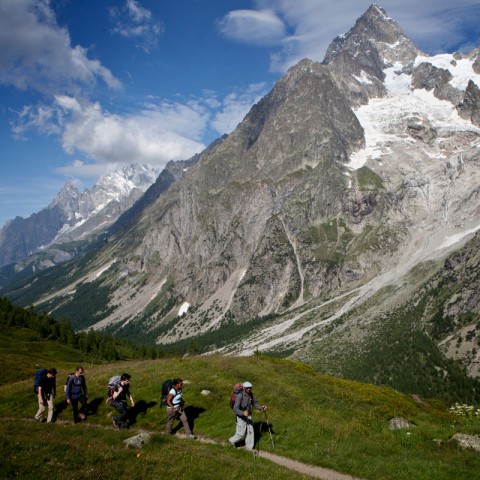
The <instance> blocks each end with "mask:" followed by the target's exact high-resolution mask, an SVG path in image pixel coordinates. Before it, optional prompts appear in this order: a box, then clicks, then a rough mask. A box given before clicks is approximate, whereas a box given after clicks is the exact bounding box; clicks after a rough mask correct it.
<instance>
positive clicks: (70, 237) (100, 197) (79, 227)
mask: <svg viewBox="0 0 480 480" xmlns="http://www.w3.org/2000/svg"><path fill="white" fill-rule="evenodd" d="M157 176H158V171H157V170H155V169H152V168H150V167H146V166H143V165H131V166H128V167H125V168H123V169H122V170H119V171H114V172H111V173H109V174H107V175H105V176H103V177H101V178H100V179H99V180H98V182H97V183H96V184H95V185H94V186H93V187H92V188H89V189H86V190H85V191H84V192H83V193H80V192H79V190H78V189H77V188H76V187H75V186H74V185H73V184H72V183H70V182H68V183H66V184H65V186H64V187H63V188H62V190H61V191H60V192H59V193H58V194H57V196H56V197H55V199H54V200H53V201H52V203H51V204H50V205H49V206H48V207H47V208H45V209H43V210H41V211H39V212H38V213H34V214H33V215H31V216H30V217H28V218H22V217H16V218H15V219H14V220H11V221H10V222H7V224H6V225H5V226H4V227H3V228H2V230H1V231H0V266H4V265H8V264H11V263H15V264H18V266H17V268H18V269H21V268H22V261H23V260H24V259H26V258H27V257H29V256H31V255H34V254H36V253H37V252H39V251H45V250H46V249H48V248H49V247H51V246H52V245H53V244H57V246H56V247H55V248H54V249H53V251H54V252H55V253H54V254H53V258H52V256H51V255H50V258H49V260H48V261H46V263H45V265H44V266H52V265H53V264H55V263H58V262H60V261H65V260H67V259H70V258H71V257H72V255H71V253H68V252H66V251H62V249H61V248H58V244H65V243H67V242H72V241H80V240H83V239H85V238H89V239H90V241H92V239H93V238H95V237H96V236H97V235H98V234H99V233H100V232H102V231H104V230H105V229H106V228H107V227H108V226H110V225H111V224H112V223H113V222H114V221H115V220H117V219H118V217H119V216H120V214H121V213H123V212H124V211H126V210H127V209H128V208H130V207H131V206H132V205H133V203H134V202H135V201H136V200H138V199H139V198H140V197H141V196H142V195H143V193H144V192H145V191H146V190H147V188H148V187H150V185H151V184H152V183H153V182H154V181H155V179H156V177H157ZM26 263H27V264H28V263H30V261H28V260H27V261H26ZM38 266H39V267H40V268H41V265H40V264H39V265H38Z"/></svg>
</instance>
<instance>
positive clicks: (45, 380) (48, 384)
mask: <svg viewBox="0 0 480 480" xmlns="http://www.w3.org/2000/svg"><path fill="white" fill-rule="evenodd" d="M56 385H57V384H56V378H55V377H48V376H47V375H44V376H43V377H42V379H41V380H40V384H39V385H38V386H39V388H41V389H42V390H41V394H42V397H46V396H47V395H51V394H52V393H53V395H54V396H55V395H56V393H57V388H56Z"/></svg>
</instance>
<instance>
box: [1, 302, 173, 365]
mask: <svg viewBox="0 0 480 480" xmlns="http://www.w3.org/2000/svg"><path fill="white" fill-rule="evenodd" d="M0 325H5V326H8V327H23V328H28V329H30V330H33V331H34V332H35V333H36V334H37V336H38V338H39V339H45V340H55V341H57V342H59V343H62V344H64V345H68V346H71V347H73V348H75V349H77V350H80V351H81V352H82V353H84V354H87V355H89V356H91V357H92V358H96V359H98V360H107V361H116V360H128V359H147V358H157V357H160V356H163V355H164V354H165V352H164V350H163V348H155V347H152V346H145V345H138V344H134V343H131V342H128V341H126V340H123V339H119V338H115V337H113V336H112V335H108V334H104V333H101V332H97V331H95V330H93V329H92V328H91V329H89V330H88V331H86V332H85V331H81V332H75V331H74V330H73V328H72V327H71V325H70V323H69V322H68V320H66V319H61V320H59V321H57V320H55V319H54V318H53V317H51V316H50V315H48V314H47V313H39V312H36V311H35V309H34V307H33V306H30V307H28V308H24V307H20V306H17V305H14V304H13V303H12V302H11V301H10V300H8V299H7V298H4V297H0Z"/></svg>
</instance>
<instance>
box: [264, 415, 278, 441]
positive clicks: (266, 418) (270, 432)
mask: <svg viewBox="0 0 480 480" xmlns="http://www.w3.org/2000/svg"><path fill="white" fill-rule="evenodd" d="M263 413H264V414H265V421H266V422H267V428H268V433H269V434H270V440H271V441H272V448H273V450H275V443H274V442H273V437H272V430H271V429H270V424H269V423H268V417H267V412H266V411H265V410H264V411H263Z"/></svg>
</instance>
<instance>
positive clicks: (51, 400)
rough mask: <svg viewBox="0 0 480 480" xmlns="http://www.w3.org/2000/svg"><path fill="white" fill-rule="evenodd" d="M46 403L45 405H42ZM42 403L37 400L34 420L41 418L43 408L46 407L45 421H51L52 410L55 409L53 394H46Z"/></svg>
mask: <svg viewBox="0 0 480 480" xmlns="http://www.w3.org/2000/svg"><path fill="white" fill-rule="evenodd" d="M44 403H46V404H47V406H45V405H44ZM44 403H40V401H39V402H38V411H37V413H36V415H35V420H39V421H40V420H41V419H42V417H43V414H44V413H45V410H46V409H47V407H48V415H47V422H49V423H50V422H51V421H52V420H53V412H54V411H55V397H54V396H53V395H48V396H47V399H46V400H44Z"/></svg>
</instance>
